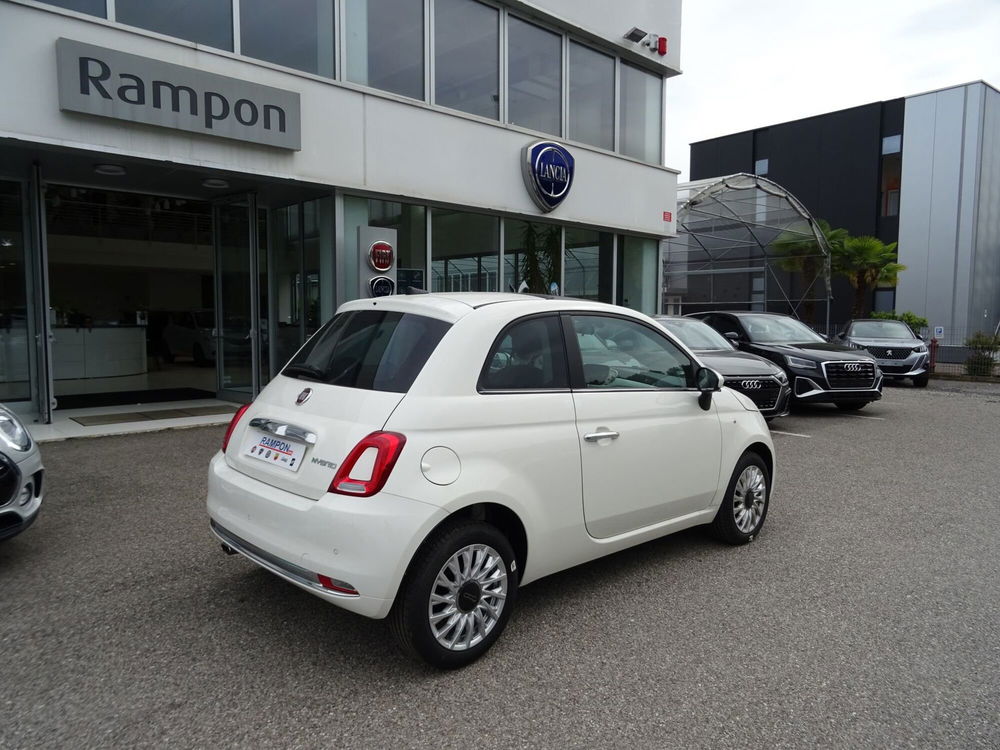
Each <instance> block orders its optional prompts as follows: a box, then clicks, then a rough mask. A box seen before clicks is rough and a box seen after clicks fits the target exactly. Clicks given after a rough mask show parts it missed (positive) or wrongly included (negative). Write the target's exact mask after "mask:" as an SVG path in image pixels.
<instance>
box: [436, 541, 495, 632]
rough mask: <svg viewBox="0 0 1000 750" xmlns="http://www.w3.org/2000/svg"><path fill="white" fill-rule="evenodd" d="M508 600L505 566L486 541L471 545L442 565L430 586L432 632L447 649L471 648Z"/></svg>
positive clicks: (492, 623)
mask: <svg viewBox="0 0 1000 750" xmlns="http://www.w3.org/2000/svg"><path fill="white" fill-rule="evenodd" d="M506 599H507V566H506V564H505V563H504V560H503V557H501V556H500V553H499V552H497V551H496V550H495V549H493V548H492V547H490V546H489V545H486V544H470V545H468V546H466V547H463V548H462V549H460V550H458V552H456V553H455V554H453V555H452V556H451V557H450V558H448V561H447V562H446V563H445V564H444V565H443V566H441V570H440V571H439V572H438V574H437V577H436V578H435V579H434V585H433V586H432V587H431V595H430V600H429V602H428V605H427V616H428V620H429V623H430V627H431V633H432V634H433V635H434V638H435V639H436V640H437V642H438V643H439V644H440V645H441V646H443V647H444V648H446V649H449V650H450V651H465V650H467V649H470V648H472V647H474V646H476V645H477V644H479V643H480V642H482V640H483V639H484V638H485V637H486V636H487V635H489V633H490V631H492V630H493V628H494V627H496V624H497V622H498V621H499V619H500V614H501V612H503V607H504V602H505V601H506Z"/></svg>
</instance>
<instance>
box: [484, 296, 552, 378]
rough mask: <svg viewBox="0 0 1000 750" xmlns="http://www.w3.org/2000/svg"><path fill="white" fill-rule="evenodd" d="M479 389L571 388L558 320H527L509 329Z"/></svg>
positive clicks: (489, 361) (490, 358)
mask: <svg viewBox="0 0 1000 750" xmlns="http://www.w3.org/2000/svg"><path fill="white" fill-rule="evenodd" d="M479 388H480V390H486V391H523V390H552V389H554V388H569V375H568V370H567V367H566V348H565V346H564V345H563V337H562V327H561V326H560V324H559V318H558V316H556V315H546V316H542V317H534V318H527V319H525V320H519V321H517V322H515V323H513V324H512V325H510V326H508V327H507V328H506V329H505V330H504V331H503V332H502V333H501V334H500V336H499V337H498V338H497V340H496V342H495V343H494V344H493V348H492V349H491V350H490V353H489V356H488V357H487V358H486V363H485V364H484V366H483V369H482V374H481V375H480V378H479Z"/></svg>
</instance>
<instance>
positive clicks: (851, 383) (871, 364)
mask: <svg viewBox="0 0 1000 750" xmlns="http://www.w3.org/2000/svg"><path fill="white" fill-rule="evenodd" d="M688 317H693V318H698V319H699V320H703V321H704V322H706V323H707V324H708V325H710V326H711V327H712V328H714V329H715V330H716V331H718V332H719V333H721V334H722V335H723V336H725V337H726V338H728V339H729V340H730V341H732V342H733V343H734V344H736V346H737V347H739V349H740V350H741V351H745V352H750V353H751V354H758V355H760V356H761V357H764V358H766V359H769V360H771V361H772V362H774V363H775V364H776V365H778V366H779V367H781V368H782V369H783V370H784V371H785V372H786V373H787V375H788V379H789V382H790V384H791V388H792V401H793V403H795V402H798V403H832V404H835V405H836V406H837V408H839V409H843V410H845V411H856V410H858V409H861V408H863V407H864V406H865V405H866V404H869V403H871V402H872V401H877V400H879V399H880V398H882V371H881V370H880V369H879V367H878V365H877V364H876V363H875V360H874V359H873V358H872V356H871V355H870V354H869V353H868V352H865V351H861V350H859V349H856V348H852V347H848V346H844V345H843V344H836V343H831V342H829V341H827V340H826V339H825V338H823V337H822V336H820V335H819V334H818V333H816V332H815V331H813V330H812V329H811V328H809V327H808V326H806V325H805V324H804V323H802V322H801V321H799V320H796V319H795V318H793V317H791V316H789V315H778V314H776V313H763V312H731V311H726V312H715V311H713V312H698V313H691V315H690V316H688Z"/></svg>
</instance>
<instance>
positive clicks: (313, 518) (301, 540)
mask: <svg viewBox="0 0 1000 750" xmlns="http://www.w3.org/2000/svg"><path fill="white" fill-rule="evenodd" d="M207 505H208V514H209V517H210V519H211V524H212V532H213V533H214V534H215V535H216V536H217V537H218V538H219V539H220V540H221V541H222V542H224V543H225V544H226V545H227V546H229V547H231V548H232V549H234V550H236V551H237V552H239V553H241V554H242V555H244V556H245V557H247V558H248V559H249V560H251V561H253V562H254V563H256V564H257V565H259V566H261V567H262V568H264V569H265V570H268V571H270V572H272V573H274V574H275V575H277V576H280V577H281V578H284V579H285V580H286V581H289V582H290V583H293V584H295V585H296V586H298V587H299V588H302V589H304V590H306V591H308V592H309V593H310V594H313V595H315V596H318V597H320V598H321V599H325V600H326V601H328V602H331V603H332V604H336V605H337V606H338V607H343V608H344V609H347V610H350V611H352V612H356V613H358V614H361V615H365V616H366V617H374V618H381V617H385V616H386V615H387V614H388V613H389V610H390V609H391V608H392V604H393V601H394V600H395V597H396V592H397V590H398V589H399V584H400V581H401V580H402V578H403V575H404V573H405V572H406V567H407V566H408V565H409V562H410V559H411V558H412V556H413V553H414V552H415V551H416V549H417V547H418V546H419V545H420V543H421V542H422V541H423V540H424V538H426V536H427V534H428V533H429V532H430V531H431V530H432V529H433V528H434V527H435V526H436V525H437V524H438V523H440V521H441V520H443V519H444V518H445V516H446V514H445V512H444V511H443V510H441V509H440V508H436V507H434V506H431V505H427V504H426V503H421V502H418V501H415V500H410V499H407V498H402V497H398V496H395V495H389V494H387V493H380V494H378V495H375V496H373V497H369V498H358V497H347V496H341V495H330V494H327V495H324V496H323V497H321V498H320V499H319V500H310V499H308V498H305V497H302V496H300V495H295V494H293V493H290V492H286V491H284V490H281V489H278V488H276V487H272V486H270V485H267V484H264V483H263V482H260V481H258V480H256V479H253V478H251V477H248V476H246V475H244V474H241V473H239V472H238V471H235V470H234V469H232V468H231V467H229V466H228V465H227V464H226V462H225V459H224V458H223V456H222V454H221V453H220V454H217V455H216V456H215V458H213V459H212V463H211V465H210V467H209V478H208V501H207ZM317 574H321V575H324V576H328V577H329V578H331V579H334V580H336V581H342V582H345V583H347V584H350V586H351V587H352V588H354V589H355V590H356V591H357V592H358V593H357V594H345V593H341V592H338V591H333V590H330V589H326V588H323V587H322V586H320V585H318V580H317V578H316V575H317Z"/></svg>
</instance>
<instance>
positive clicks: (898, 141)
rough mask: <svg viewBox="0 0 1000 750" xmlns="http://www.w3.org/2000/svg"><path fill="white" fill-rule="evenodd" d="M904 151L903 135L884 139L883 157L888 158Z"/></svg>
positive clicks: (888, 136)
mask: <svg viewBox="0 0 1000 750" xmlns="http://www.w3.org/2000/svg"><path fill="white" fill-rule="evenodd" d="M902 150H903V136H902V135H887V136H886V137H885V138H883V139H882V156H888V155H889V154H898V153H899V152H900V151H902Z"/></svg>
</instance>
